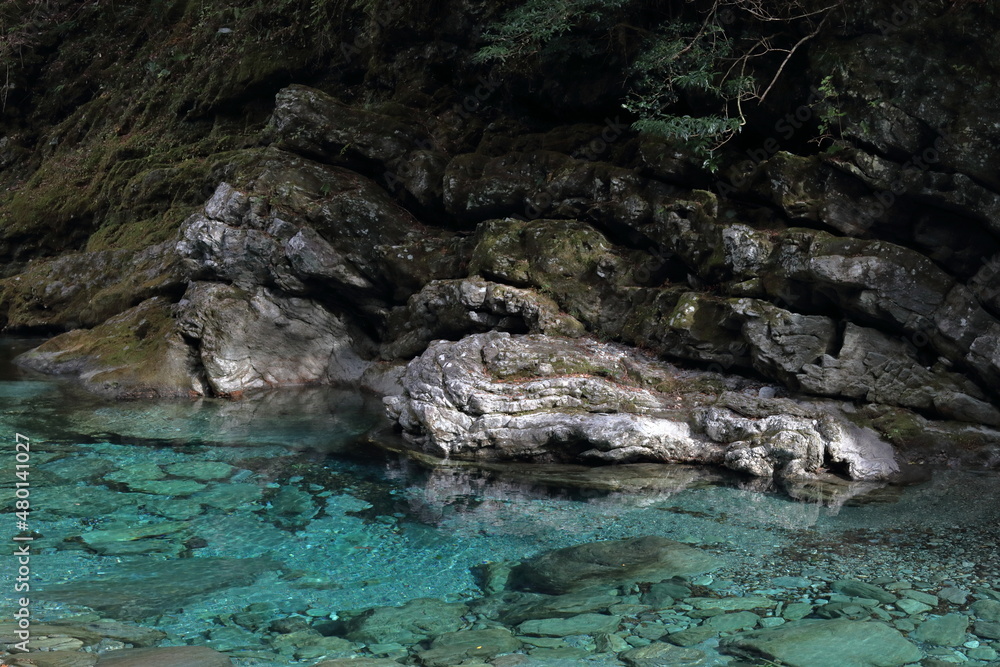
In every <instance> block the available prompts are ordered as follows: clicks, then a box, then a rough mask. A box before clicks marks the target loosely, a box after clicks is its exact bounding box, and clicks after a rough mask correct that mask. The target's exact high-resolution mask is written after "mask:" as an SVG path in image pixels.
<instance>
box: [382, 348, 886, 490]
mask: <svg viewBox="0 0 1000 667" xmlns="http://www.w3.org/2000/svg"><path fill="white" fill-rule="evenodd" d="M708 376H710V374H694V375H684V374H679V375H678V374H675V372H674V371H672V370H671V368H670V367H669V366H666V365H663V364H661V363H658V362H656V361H654V360H652V359H650V358H648V357H645V356H644V355H641V354H638V353H636V352H635V351H633V350H630V349H628V348H625V347H623V346H617V345H612V344H607V343H596V342H593V341H588V340H577V341H574V340H570V339H564V338H556V337H552V336H544V335H521V336H511V335H509V334H505V333H496V332H494V333H487V334H475V335H472V336H467V337H466V338H463V339H462V340H460V341H457V342H447V341H437V342H435V343H433V344H432V345H431V346H430V347H429V348H428V349H427V351H426V352H424V354H422V355H421V356H420V357H418V358H417V359H415V360H413V361H412V362H410V364H409V365H408V367H407V371H406V374H405V376H404V379H403V387H404V393H403V394H401V395H397V396H389V397H386V398H385V399H384V400H385V404H386V410H387V412H388V414H389V416H390V418H392V419H393V420H394V421H395V422H397V423H398V424H399V426H400V427H401V428H402V430H403V437H404V439H405V440H406V441H407V442H408V443H410V445H411V446H412V447H414V448H416V449H418V450H421V451H424V452H427V453H430V454H434V455H437V456H443V457H454V458H460V459H477V460H505V459H534V460H538V461H574V462H576V461H594V462H609V463H610V462H613V463H628V462H634V461H654V462H671V463H678V462H698V463H711V464H717V465H724V466H726V467H728V468H731V469H733V470H738V471H741V472H746V473H749V474H752V475H757V476H766V477H769V476H772V475H774V474H779V475H781V476H785V477H801V476H809V475H815V474H816V473H818V472H820V469H821V468H822V466H824V465H826V464H827V463H831V464H833V465H836V466H837V467H838V468H842V469H843V470H844V471H845V472H846V473H847V474H848V475H849V476H850V477H851V478H852V479H885V478H888V477H891V476H892V475H894V474H895V473H897V472H898V470H899V468H898V465H897V463H896V461H895V454H894V452H893V449H892V447H891V446H890V445H888V444H887V443H885V442H883V441H882V440H881V439H880V438H879V437H878V435H877V434H876V433H875V432H874V431H871V430H868V429H863V428H860V427H857V426H855V425H853V424H851V423H849V422H847V421H846V420H844V419H843V418H838V417H837V416H836V415H835V412H833V411H831V410H824V409H817V408H814V407H810V406H807V405H802V404H798V403H796V402H794V401H790V400H777V399H754V398H751V397H748V396H746V395H735V394H734V395H732V396H731V397H730V398H729V399H728V400H727V399H726V397H727V396H729V395H728V394H725V393H723V392H719V393H721V394H722V395H721V396H717V398H718V399H723V400H716V401H714V402H715V403H716V405H717V406H718V407H711V408H706V407H704V405H705V401H704V399H705V393H704V392H706V390H708V389H709V386H706V385H707V382H708V379H709V377H708ZM682 378H683V379H682ZM699 381H700V382H699ZM715 391H718V390H717V389H716V390H715ZM727 404H728V405H727ZM729 406H732V407H734V408H736V409H737V410H738V411H739V412H738V413H737V412H734V410H733V409H730V407H729ZM741 414H751V415H753V416H752V417H744V416H741Z"/></svg>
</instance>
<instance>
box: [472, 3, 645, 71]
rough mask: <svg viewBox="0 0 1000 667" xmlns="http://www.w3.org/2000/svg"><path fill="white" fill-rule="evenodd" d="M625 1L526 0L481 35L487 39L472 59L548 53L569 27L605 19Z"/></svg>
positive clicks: (504, 60) (556, 47)
mask: <svg viewBox="0 0 1000 667" xmlns="http://www.w3.org/2000/svg"><path fill="white" fill-rule="evenodd" d="M628 2H629V0H527V2H525V3H524V4H522V5H520V6H518V7H515V8H514V9H512V10H511V11H509V12H508V13H507V14H506V15H505V16H504V18H503V20H502V21H501V22H499V23H498V24H496V25H494V26H492V27H490V28H489V29H487V31H486V32H485V33H484V35H483V37H484V38H485V40H486V41H487V42H488V43H487V45H486V46H484V47H483V48H482V49H480V50H479V52H478V53H477V54H476V55H475V56H474V57H473V61H474V62H490V61H499V62H501V63H507V62H511V61H514V60H518V61H521V62H524V61H525V60H527V59H529V58H534V57H539V56H545V55H551V54H553V53H557V52H559V51H560V50H561V49H563V48H565V47H566V44H565V41H564V40H563V38H565V37H567V36H568V35H569V34H570V33H571V32H572V31H573V30H575V29H578V28H580V27H582V26H585V25H588V24H594V23H601V22H604V21H606V20H607V19H608V15H609V12H613V11H615V10H618V9H620V8H622V7H623V6H625V5H626V4H628Z"/></svg>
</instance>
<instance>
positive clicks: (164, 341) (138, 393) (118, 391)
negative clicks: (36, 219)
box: [17, 297, 203, 398]
mask: <svg viewBox="0 0 1000 667" xmlns="http://www.w3.org/2000/svg"><path fill="white" fill-rule="evenodd" d="M17 363H18V364H19V365H21V366H26V367H28V368H33V369H36V370H39V371H42V372H46V373H77V374H79V375H80V377H81V380H82V381H83V383H84V385H85V386H86V387H87V389H89V390H91V391H94V392H96V393H99V394H104V395H108V396H112V397H115V398H168V397H179V396H188V395H190V394H192V393H194V394H202V393H203V388H202V386H201V382H200V381H199V380H198V376H197V372H196V368H197V366H196V365H195V361H194V357H193V351H192V350H191V348H190V347H189V346H188V345H187V344H186V343H185V342H184V340H183V338H182V337H181V334H180V332H179V331H178V330H177V327H176V324H175V322H174V319H173V317H172V312H171V305H170V303H169V302H168V301H167V300H166V299H164V298H163V297H154V298H152V299H148V300H146V301H144V302H142V303H141V304H139V305H138V306H135V307H134V308H130V309H129V310H127V311H125V312H124V313H121V314H120V315H117V316H115V317H113V318H111V319H109V320H108V321H106V322H104V323H103V324H101V325H99V326H97V327H94V328H93V329H75V330H73V331H69V332H67V333H64V334H62V335H59V336H56V337H55V338H52V339H51V340H48V341H46V342H45V343H43V344H42V345H40V346H38V347H37V348H35V349H34V350H31V351H29V352H26V353H25V354H23V355H21V356H20V357H18V358H17Z"/></svg>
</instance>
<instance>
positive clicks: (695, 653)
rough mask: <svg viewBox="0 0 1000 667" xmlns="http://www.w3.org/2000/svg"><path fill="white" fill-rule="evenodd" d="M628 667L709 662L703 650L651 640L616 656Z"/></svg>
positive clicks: (691, 665) (657, 666) (653, 666)
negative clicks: (649, 642)
mask: <svg viewBox="0 0 1000 667" xmlns="http://www.w3.org/2000/svg"><path fill="white" fill-rule="evenodd" d="M618 657H619V658H620V659H621V660H622V661H623V662H624V663H625V664H626V665H628V666H629V667H660V666H661V665H686V666H688V667H698V666H699V665H703V664H704V665H707V664H709V663H708V662H707V661H706V658H707V656H706V655H705V653H704V652H702V651H699V650H697V649H691V648H681V647H679V646H674V645H673V644H667V643H664V642H653V643H652V644H649V645H648V646H641V647H639V648H634V649H632V650H630V651H625V652H624V653H622V654H621V655H620V656H618Z"/></svg>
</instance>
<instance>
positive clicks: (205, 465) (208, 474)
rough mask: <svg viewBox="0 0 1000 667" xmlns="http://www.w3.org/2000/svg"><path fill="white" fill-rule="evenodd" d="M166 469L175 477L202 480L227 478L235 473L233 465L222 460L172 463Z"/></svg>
mask: <svg viewBox="0 0 1000 667" xmlns="http://www.w3.org/2000/svg"><path fill="white" fill-rule="evenodd" d="M166 470H167V472H168V473H170V474H171V475H174V476H175V477H189V478H191V479H195V480H198V481H200V482H208V481H212V480H217V479H225V478H227V477H229V476H230V475H232V474H233V466H231V465H229V464H228V463H222V462H221V461H185V462H182V463H171V464H170V465H168V466H167V468H166Z"/></svg>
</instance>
